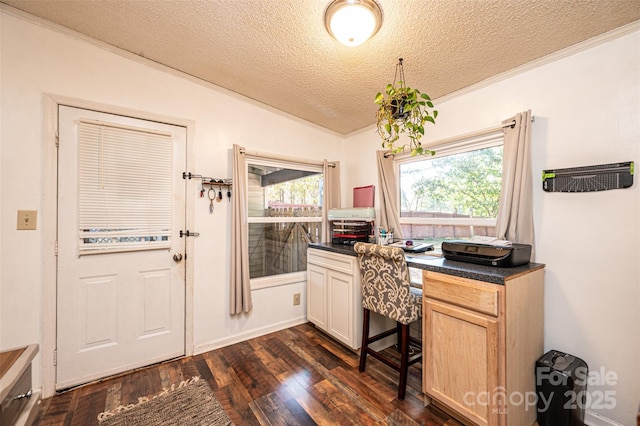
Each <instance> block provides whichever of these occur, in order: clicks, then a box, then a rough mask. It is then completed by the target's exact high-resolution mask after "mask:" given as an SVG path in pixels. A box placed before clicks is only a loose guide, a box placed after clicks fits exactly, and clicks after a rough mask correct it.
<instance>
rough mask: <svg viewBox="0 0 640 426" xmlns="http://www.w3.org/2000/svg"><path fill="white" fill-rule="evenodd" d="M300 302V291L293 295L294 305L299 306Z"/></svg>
mask: <svg viewBox="0 0 640 426" xmlns="http://www.w3.org/2000/svg"><path fill="white" fill-rule="evenodd" d="M299 304H300V293H295V294H294V295H293V306H297V305H299Z"/></svg>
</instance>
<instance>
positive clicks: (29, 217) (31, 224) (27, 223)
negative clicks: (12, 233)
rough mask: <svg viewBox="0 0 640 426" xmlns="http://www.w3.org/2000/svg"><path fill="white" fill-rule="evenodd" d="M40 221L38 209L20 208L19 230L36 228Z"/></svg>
mask: <svg viewBox="0 0 640 426" xmlns="http://www.w3.org/2000/svg"><path fill="white" fill-rule="evenodd" d="M37 223H38V211H37V210H18V226H17V228H16V229H18V230H20V231H21V230H34V229H36V224H37Z"/></svg>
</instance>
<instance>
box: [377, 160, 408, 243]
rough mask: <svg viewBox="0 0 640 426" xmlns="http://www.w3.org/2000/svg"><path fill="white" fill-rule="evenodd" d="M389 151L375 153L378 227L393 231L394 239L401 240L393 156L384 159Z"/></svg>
mask: <svg viewBox="0 0 640 426" xmlns="http://www.w3.org/2000/svg"><path fill="white" fill-rule="evenodd" d="M388 152H389V151H377V153H376V154H377V156H378V187H379V188H380V220H379V221H378V226H381V227H383V228H384V229H393V237H394V238H402V228H401V227H400V212H399V211H398V204H399V203H398V183H397V182H396V181H397V179H396V175H395V173H394V171H393V156H391V155H389V156H388V157H385V156H384V155H385V153H388Z"/></svg>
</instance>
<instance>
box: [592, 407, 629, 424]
mask: <svg viewBox="0 0 640 426" xmlns="http://www.w3.org/2000/svg"><path fill="white" fill-rule="evenodd" d="M584 424H585V425H587V426H624V425H623V424H622V423H618V422H616V421H613V420H611V419H610V418H608V417H605V416H603V415H600V414H598V413H596V412H594V411H591V410H586V411H585V413H584Z"/></svg>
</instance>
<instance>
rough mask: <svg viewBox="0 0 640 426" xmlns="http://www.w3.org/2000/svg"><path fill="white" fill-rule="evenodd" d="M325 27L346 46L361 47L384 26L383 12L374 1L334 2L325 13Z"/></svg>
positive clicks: (347, 0) (351, 0) (337, 0)
mask: <svg viewBox="0 0 640 426" xmlns="http://www.w3.org/2000/svg"><path fill="white" fill-rule="evenodd" d="M324 25H325V27H327V31H329V34H331V35H332V36H333V37H334V38H335V39H336V40H338V41H339V42H340V43H342V44H344V45H345V46H359V45H361V44H362V43H364V42H365V41H367V40H369V38H370V37H371V36H373V35H374V34H375V33H376V32H378V30H379V29H380V26H381V25H382V10H381V9H380V6H378V4H377V3H376V2H375V1H374V0H333V1H332V2H331V4H329V6H328V7H327V10H326V11H325V13H324Z"/></svg>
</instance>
